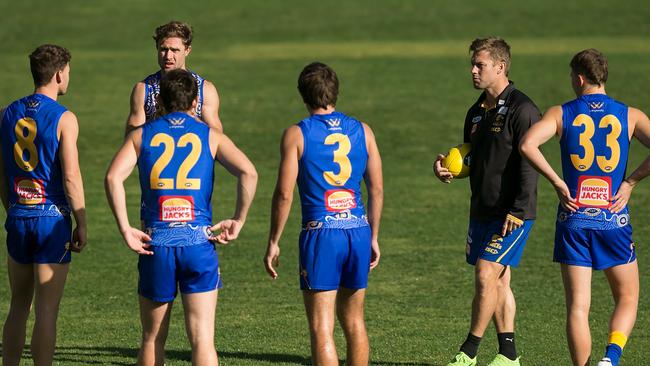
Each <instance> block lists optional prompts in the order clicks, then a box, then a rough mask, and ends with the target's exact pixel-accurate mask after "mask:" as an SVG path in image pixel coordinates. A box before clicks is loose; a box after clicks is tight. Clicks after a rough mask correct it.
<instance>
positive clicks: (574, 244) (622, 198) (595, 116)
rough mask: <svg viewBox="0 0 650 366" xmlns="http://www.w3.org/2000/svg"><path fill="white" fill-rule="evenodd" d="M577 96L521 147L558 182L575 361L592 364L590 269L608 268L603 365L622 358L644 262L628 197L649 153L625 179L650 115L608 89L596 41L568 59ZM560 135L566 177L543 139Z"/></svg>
mask: <svg viewBox="0 0 650 366" xmlns="http://www.w3.org/2000/svg"><path fill="white" fill-rule="evenodd" d="M570 66H571V86H572V87H573V90H574V92H575V94H576V96H577V98H576V99H574V100H572V101H570V102H567V103H565V104H563V105H561V106H554V107H551V108H550V109H549V110H548V111H547V112H546V114H544V117H543V118H542V120H541V121H540V122H539V123H538V124H536V125H535V126H533V128H531V129H530V131H529V132H528V134H527V135H526V137H525V138H524V140H523V142H522V144H521V147H520V149H521V152H522V154H523V156H525V157H526V158H527V159H528V160H530V162H531V164H532V165H533V166H534V167H535V168H536V169H537V170H538V171H539V172H540V173H542V174H543V175H544V177H546V179H548V180H549V181H550V182H551V184H553V187H554V188H555V190H556V192H557V195H558V197H559V198H560V205H559V206H558V215H557V221H556V226H555V228H556V229H555V250H554V254H553V260H554V261H555V262H559V263H560V264H561V269H562V279H563V281H564V289H565V296H566V307H567V324H566V325H567V327H566V331H567V337H568V342H569V350H570V352H571V359H572V361H573V365H574V366H584V365H589V362H590V356H591V334H590V332H589V307H590V304H591V275H592V271H593V269H596V270H604V271H605V276H606V277H607V280H608V281H609V286H610V288H611V291H612V295H613V297H614V302H615V306H614V311H613V313H612V317H611V319H610V322H609V331H610V333H609V340H608V345H607V348H606V350H605V356H604V357H603V359H602V360H601V361H600V362H599V363H598V365H599V366H617V365H618V361H619V358H620V356H621V354H622V352H623V347H624V346H625V343H626V342H627V338H628V337H629V336H630V333H631V332H632V328H633V327H634V323H635V321H636V313H637V307H638V302H639V269H638V266H637V261H636V251H635V248H634V242H633V241H632V226H631V225H630V216H629V213H628V209H627V202H628V200H629V198H630V194H631V192H632V189H633V188H634V186H635V185H636V184H637V183H638V182H639V181H640V180H642V179H643V178H645V177H646V176H648V174H650V159H646V161H644V162H643V163H642V164H641V165H640V166H639V167H638V168H637V169H636V170H635V171H634V172H633V173H632V174H631V175H630V176H629V177H628V178H627V179H625V170H626V168H627V163H628V160H627V158H628V152H629V147H630V140H631V139H632V136H635V137H636V138H637V139H638V140H639V141H641V143H643V144H644V145H645V146H646V147H650V121H648V117H647V116H646V115H645V114H644V113H643V112H641V111H640V110H638V109H636V108H632V107H628V106H626V105H625V104H623V103H621V102H618V101H616V100H614V99H612V98H610V97H609V96H607V94H606V92H605V82H606V81H607V74H608V70H607V69H608V68H607V59H606V58H605V55H603V54H602V53H601V52H599V51H598V50H595V49H587V50H584V51H581V52H579V53H577V54H576V55H575V56H574V57H573V59H572V60H571V64H570ZM555 135H557V136H558V137H559V138H560V149H561V156H562V172H563V175H564V179H561V178H560V177H559V176H558V175H557V173H555V171H554V170H553V168H552V167H551V166H550V165H549V164H548V162H547V161H546V159H545V158H544V156H543V155H542V153H541V151H540V150H539V146H540V145H542V144H543V143H545V142H546V141H548V140H549V139H551V138H552V137H553V136H555Z"/></svg>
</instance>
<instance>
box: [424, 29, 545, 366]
mask: <svg viewBox="0 0 650 366" xmlns="http://www.w3.org/2000/svg"><path fill="white" fill-rule="evenodd" d="M469 49H470V51H471V52H472V58H471V62H472V68H471V73H472V80H473V83H474V88H476V89H482V90H483V93H481V96H480V97H479V98H478V100H477V101H476V103H475V104H474V105H472V107H470V109H469V111H468V112H467V116H466V118H465V127H464V140H463V141H464V142H470V143H471V144H472V161H471V170H470V176H469V179H470V187H471V191H472V198H471V207H470V223H469V230H468V234H467V245H466V260H467V263H469V264H471V265H474V266H475V267H474V282H475V292H474V300H473V302H472V318H471V324H470V330H469V334H468V335H467V338H466V340H465V342H464V343H463V344H462V345H461V347H460V350H459V352H458V353H457V354H456V356H455V357H454V359H453V360H452V362H451V363H449V366H463V365H467V366H473V365H476V362H477V357H476V355H477V353H478V347H479V344H480V341H481V339H482V337H483V334H484V332H485V330H486V329H487V327H488V325H489V324H490V320H492V321H494V325H495V328H496V331H497V339H498V341H499V352H498V354H497V355H496V357H495V358H494V360H493V361H492V362H490V363H489V366H502V365H505V366H507V365H519V358H518V356H517V351H516V347H515V313H516V304H515V297H514V295H513V293H512V290H511V288H510V278H511V270H510V267H517V266H518V265H519V260H520V258H521V255H522V252H523V250H524V246H525V244H526V240H527V238H528V235H529V233H530V230H531V228H532V226H533V222H534V219H535V215H536V212H535V211H536V204H537V173H536V172H535V170H534V169H533V168H532V167H531V166H530V165H529V164H528V163H527V162H526V161H525V160H524V159H522V157H521V156H520V154H519V151H518V149H517V146H518V145H519V141H520V140H521V138H522V137H523V136H524V134H525V133H526V131H528V129H529V128H530V126H531V125H532V124H533V123H535V122H537V121H538V120H539V118H540V117H541V116H540V113H539V110H538V109H537V107H536V106H535V104H534V103H533V102H532V101H531V100H530V98H528V97H527V96H526V95H525V94H524V93H522V92H521V91H519V90H517V89H515V87H514V84H513V83H512V82H510V81H509V80H508V71H509V67H510V46H509V45H508V44H507V43H506V42H505V41H504V40H502V39H499V38H494V37H490V38H482V39H476V40H474V41H473V42H472V44H471V45H470V48H469ZM443 158H444V155H438V158H437V159H436V161H435V163H434V172H435V174H436V176H437V177H438V178H439V179H440V180H441V181H442V182H445V183H449V182H450V181H451V179H452V175H451V173H450V172H449V171H448V170H447V169H445V168H443V167H442V165H441V161H442V159H443Z"/></svg>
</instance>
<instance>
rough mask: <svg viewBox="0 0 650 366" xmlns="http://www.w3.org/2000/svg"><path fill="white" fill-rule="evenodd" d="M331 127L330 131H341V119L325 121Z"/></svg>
mask: <svg viewBox="0 0 650 366" xmlns="http://www.w3.org/2000/svg"><path fill="white" fill-rule="evenodd" d="M325 122H327V124H328V125H329V128H328V130H340V129H341V127H340V126H341V119H340V118H328V119H326V120H325Z"/></svg>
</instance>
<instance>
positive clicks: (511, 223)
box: [501, 214, 524, 236]
mask: <svg viewBox="0 0 650 366" xmlns="http://www.w3.org/2000/svg"><path fill="white" fill-rule="evenodd" d="M523 224H524V221H523V220H521V219H519V218H517V217H515V216H512V215H510V214H508V215H506V219H505V220H504V221H503V226H502V227H501V236H507V235H510V233H511V232H513V231H515V230H517V229H519V228H520V227H521V225H523Z"/></svg>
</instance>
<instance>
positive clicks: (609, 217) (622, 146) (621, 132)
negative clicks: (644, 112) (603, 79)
mask: <svg viewBox="0 0 650 366" xmlns="http://www.w3.org/2000/svg"><path fill="white" fill-rule="evenodd" d="M627 115H628V107H627V106H626V105H625V104H623V103H620V102H618V101H616V100H614V99H612V98H610V97H608V96H607V95H604V94H588V95H583V96H580V97H579V98H577V99H575V100H573V101H571V102H568V103H566V104H564V105H562V116H563V117H562V137H561V139H560V147H561V151H562V171H563V174H564V181H565V182H566V184H567V185H568V187H569V190H570V191H571V196H572V197H575V198H576V200H577V203H578V205H579V207H580V208H579V209H578V211H577V212H575V213H573V214H571V213H569V212H566V211H564V210H563V209H562V207H561V206H560V208H559V210H558V223H562V224H563V225H564V226H565V227H568V228H574V229H586V230H611V229H616V228H622V227H625V226H628V225H629V214H628V209H627V207H625V208H624V209H623V210H622V211H621V212H619V213H616V214H613V213H612V212H610V211H609V207H610V205H611V198H612V197H613V196H614V195H616V192H617V191H618V188H619V186H620V185H621V183H622V182H623V179H625V170H626V167H627V157H628V150H629V146H630V139H629V133H628V116H627Z"/></svg>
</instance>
